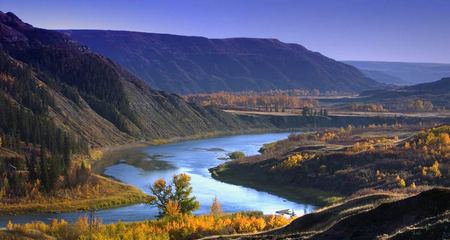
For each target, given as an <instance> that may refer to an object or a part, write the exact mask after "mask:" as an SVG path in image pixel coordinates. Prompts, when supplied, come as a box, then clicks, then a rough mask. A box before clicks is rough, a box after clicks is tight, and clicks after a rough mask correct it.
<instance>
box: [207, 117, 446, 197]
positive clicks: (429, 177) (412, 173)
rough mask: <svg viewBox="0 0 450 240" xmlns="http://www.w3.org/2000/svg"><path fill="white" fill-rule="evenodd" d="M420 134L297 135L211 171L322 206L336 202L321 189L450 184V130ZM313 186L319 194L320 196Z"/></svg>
mask: <svg viewBox="0 0 450 240" xmlns="http://www.w3.org/2000/svg"><path fill="white" fill-rule="evenodd" d="M417 131H418V130H414V129H411V128H409V127H406V126H404V127H402V126H400V125H393V126H387V125H385V126H374V125H371V126H368V127H366V128H354V127H353V128H350V127H348V128H345V129H334V130H324V131H319V132H317V133H309V134H300V135H291V136H290V137H289V138H288V139H286V140H282V141H279V142H277V143H274V144H270V145H266V146H265V147H264V148H263V149H262V154H261V155H257V156H252V157H247V158H243V159H239V160H234V161H230V162H227V163H224V164H222V165H220V166H218V167H216V168H213V169H211V172H212V174H213V177H215V178H217V179H220V180H223V181H226V182H231V183H237V184H242V185H247V186H252V187H256V188H259V189H262V190H266V191H270V192H275V193H278V194H280V195H284V196H286V197H288V198H291V199H298V198H301V197H303V200H305V197H309V199H306V200H315V202H316V203H318V204H326V203H327V202H331V200H333V199H331V200H330V199H329V198H328V199H327V196H326V195H324V194H323V193H321V191H322V192H328V193H330V194H335V195H337V196H339V195H344V196H345V195H347V196H348V195H351V194H354V193H355V192H358V191H360V190H363V189H376V190H393V189H398V188H411V189H415V188H416V187H418V186H430V185H431V186H435V185H437V186H445V187H448V186H450V178H449V173H450V164H449V160H450V155H449V154H450V138H449V137H448V136H449V134H450V127H449V126H448V125H444V126H441V127H437V128H431V129H429V130H424V131H421V132H420V133H417ZM311 188H312V189H315V190H318V191H319V192H318V194H317V196H316V198H314V197H315V195H311V193H312V192H311V191H308V189H311ZM305 189H306V190H305ZM330 194H329V195H328V197H330ZM305 195H306V196H305Z"/></svg>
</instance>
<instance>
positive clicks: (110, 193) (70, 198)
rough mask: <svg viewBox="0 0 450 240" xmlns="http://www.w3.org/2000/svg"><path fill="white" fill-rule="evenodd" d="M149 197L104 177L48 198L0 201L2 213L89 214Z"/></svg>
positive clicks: (141, 200)
mask: <svg viewBox="0 0 450 240" xmlns="http://www.w3.org/2000/svg"><path fill="white" fill-rule="evenodd" d="M147 198H148V196H147V195H146V194H144V193H143V192H142V191H140V190H139V189H137V188H135V187H133V186H131V185H127V184H124V183H121V182H118V181H115V180H112V179H109V178H106V177H103V176H99V175H95V174H94V175H92V176H91V179H90V180H89V182H88V183H87V184H85V185H83V186H79V187H76V188H74V189H60V190H57V191H56V192H54V193H52V194H49V195H38V196H35V197H33V198H27V199H8V200H7V201H6V200H3V201H1V202H0V214H22V213H48V212H74V211H89V210H99V209H105V208H113V207H120V206H124V205H130V204H136V203H143V202H145V201H146V199H147Z"/></svg>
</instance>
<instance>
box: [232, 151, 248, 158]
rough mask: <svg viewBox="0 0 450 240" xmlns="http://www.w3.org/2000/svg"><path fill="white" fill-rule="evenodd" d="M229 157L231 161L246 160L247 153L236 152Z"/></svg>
mask: <svg viewBox="0 0 450 240" xmlns="http://www.w3.org/2000/svg"><path fill="white" fill-rule="evenodd" d="M229 157H230V158H231V159H240V158H244V157H245V153H243V152H240V151H235V152H232V153H230V154H229Z"/></svg>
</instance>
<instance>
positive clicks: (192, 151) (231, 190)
mask: <svg viewBox="0 0 450 240" xmlns="http://www.w3.org/2000/svg"><path fill="white" fill-rule="evenodd" d="M288 135H289V133H263V134H245V135H235V136H226V137H216V138H208V139H201V140H190V141H183V142H177V143H172V144H165V145H159V146H149V147H147V148H144V149H143V150H142V149H141V150H140V151H144V152H145V153H146V154H147V155H149V156H158V161H163V162H165V163H167V165H171V166H172V167H170V168H162V169H161V168H155V169H147V170H144V169H141V168H138V167H135V166H132V165H129V164H127V163H126V161H120V162H119V163H117V164H116V165H113V166H110V167H108V168H106V169H105V171H104V174H105V175H107V176H110V177H113V178H115V179H118V180H120V181H122V182H125V183H128V184H131V185H134V186H136V187H138V188H140V189H142V190H143V191H144V192H146V193H149V186H150V185H151V184H152V183H153V182H154V181H155V180H156V179H158V178H164V179H166V180H167V181H170V179H171V178H172V176H173V175H175V174H178V173H182V172H184V173H187V174H189V175H190V176H191V178H192V179H191V184H192V188H193V195H195V196H196V198H197V199H198V201H199V202H200V209H199V210H197V211H196V212H195V213H196V214H205V213H208V212H209V208H210V206H211V203H212V200H213V198H214V197H217V198H218V200H219V202H220V203H221V205H222V208H223V210H224V211H225V212H237V211H251V210H257V211H262V212H264V213H265V214H274V213H275V211H277V210H281V209H292V210H294V211H295V213H297V214H304V213H309V212H311V211H313V210H314V208H315V207H314V206H312V205H309V204H302V203H295V202H292V201H289V200H286V199H284V198H282V197H279V196H276V195H273V194H269V193H266V192H262V191H257V190H255V189H252V188H247V187H243V186H238V185H233V184H228V183H223V182H220V181H217V180H215V179H213V178H212V177H211V174H210V173H209V171H208V169H209V168H212V167H215V166H217V165H219V164H221V163H223V162H224V161H225V160H224V158H226V157H227V154H228V153H230V152H233V151H242V152H244V153H245V154H246V155H247V156H249V155H255V154H258V150H259V148H260V147H261V146H262V145H263V144H265V143H270V142H274V141H277V140H280V139H283V138H286V137H287V136H288ZM143 161H155V158H154V157H148V158H146V159H143ZM85 214H87V213H86V212H72V213H39V214H20V215H2V216H0V226H1V227H4V226H5V225H6V223H7V222H8V221H9V220H12V221H13V222H14V223H25V222H31V221H44V222H49V221H51V219H53V218H58V219H65V220H66V221H69V222H73V221H75V220H76V219H78V218H79V217H80V216H82V215H85ZM156 215H157V209H156V208H155V207H152V206H148V205H146V204H135V205H131V206H126V207H119V208H113V209H105V210H99V211H96V212H95V216H96V217H99V218H102V220H103V222H104V223H111V222H116V221H119V220H120V221H124V222H129V221H141V220H146V219H152V218H155V217H156Z"/></svg>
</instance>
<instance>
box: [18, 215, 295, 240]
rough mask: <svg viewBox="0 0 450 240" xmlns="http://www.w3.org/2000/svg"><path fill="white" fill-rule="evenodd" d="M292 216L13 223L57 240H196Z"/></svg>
mask: <svg viewBox="0 0 450 240" xmlns="http://www.w3.org/2000/svg"><path fill="white" fill-rule="evenodd" d="M290 221H292V219H287V218H285V217H283V216H258V215H256V216H255V215H251V214H245V213H236V214H231V215H222V216H212V215H202V216H193V215H185V214H180V215H178V216H177V217H170V218H162V219H159V220H152V221H145V222H137V223H122V222H118V223H115V224H108V225H104V224H101V222H98V221H97V222H95V221H91V222H90V221H88V219H87V218H86V217H82V218H80V219H79V220H78V221H77V222H76V223H74V224H69V223H67V222H66V221H64V220H53V221H52V222H51V223H50V224H45V223H42V222H34V223H29V224H24V225H12V224H11V226H10V228H11V229H13V228H14V229H15V230H16V231H19V232H24V233H25V232H29V231H40V232H42V233H45V234H48V235H50V236H53V237H56V238H57V239H66V240H75V239H96V240H100V239H101V240H104V239H135V240H141V239H142V240H144V239H145V240H147V239H194V238H199V237H202V236H208V235H217V234H235V233H249V232H257V231H264V230H269V229H273V228H278V227H281V226H284V225H286V224H288V223H289V222H290Z"/></svg>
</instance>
